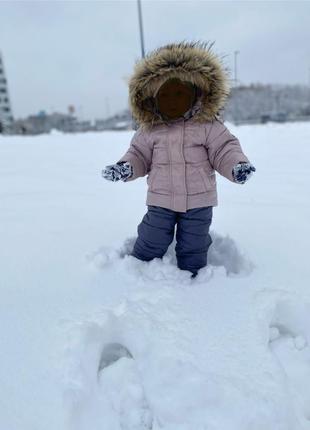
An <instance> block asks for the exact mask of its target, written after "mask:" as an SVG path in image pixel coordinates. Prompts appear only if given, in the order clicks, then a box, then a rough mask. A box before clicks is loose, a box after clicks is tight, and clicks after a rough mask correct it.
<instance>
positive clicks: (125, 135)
mask: <svg viewBox="0 0 310 430" xmlns="http://www.w3.org/2000/svg"><path fill="white" fill-rule="evenodd" d="M226 125H227V126H228V128H229V129H230V130H231V132H232V133H233V134H235V135H236V136H237V137H238V138H239V139H240V142H241V145H242V147H243V149H244V152H245V153H246V155H247V156H248V157H249V159H250V160H251V162H252V163H253V164H254V165H255V167H256V169H257V171H256V173H255V174H254V175H253V177H252V178H251V179H250V180H249V182H248V183H246V184H245V185H237V184H233V183H231V182H229V181H228V180H227V179H225V178H223V177H221V176H220V175H219V174H217V181H218V194H219V206H217V207H216V208H214V217H213V222H212V226H211V235H212V237H213V244H212V245H211V248H210V250H209V263H210V264H209V266H208V267H207V268H204V269H202V270H201V271H200V272H199V275H198V276H197V277H196V278H195V279H191V278H190V275H191V273H190V272H187V271H181V270H179V269H178V268H177V267H176V260H175V254H174V246H175V241H174V242H173V243H172V244H171V245H170V247H169V250H168V252H167V254H166V255H165V256H164V258H163V259H162V260H160V259H155V260H153V261H151V262H149V263H146V262H141V261H138V260H136V259H134V258H133V257H130V256H128V251H129V250H130V249H131V247H132V246H133V242H134V240H135V238H136V235H137V226H138V224H139V223H140V222H141V219H142V217H143V215H144V214H145V212H146V210H147V207H146V205H145V199H146V190H147V185H146V177H144V178H139V179H137V180H136V181H133V182H128V183H123V182H117V183H112V182H108V181H105V180H104V179H103V178H101V169H102V168H103V167H104V166H106V165H108V164H113V163H114V162H116V161H117V160H118V159H119V158H120V157H121V156H122V155H123V154H124V153H125V151H126V150H127V148H128V146H129V142H130V139H131V137H132V135H133V131H131V132H129V131H128V132H127V131H126V132H103V133H87V134H69V135H63V134H61V133H58V132H53V133H51V134H50V135H42V136H37V137H13V136H7V137H5V136H2V137H1V136H0V266H1V271H0V274H1V278H0V288H1V290H0V294H1V296H0V299H1V300H0V347H1V349H0V386H1V392H0V429H1V430H43V429H44V430H56V429H57V430H145V429H152V430H262V429H263V430H309V429H310V285H309V277H310V276H309V275H310V262H309V239H310V222H309V221H310V200H309V188H310V170H309V160H310V123H295V124H294V123H290V124H266V125H255V126H239V127H237V126H234V125H232V124H229V123H226Z"/></svg>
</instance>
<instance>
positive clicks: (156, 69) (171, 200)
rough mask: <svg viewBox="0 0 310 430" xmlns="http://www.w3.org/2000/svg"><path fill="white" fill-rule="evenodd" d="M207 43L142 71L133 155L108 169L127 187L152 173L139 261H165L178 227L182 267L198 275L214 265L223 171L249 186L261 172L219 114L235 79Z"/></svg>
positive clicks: (175, 48) (148, 62) (187, 46)
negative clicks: (210, 261) (210, 259)
mask: <svg viewBox="0 0 310 430" xmlns="http://www.w3.org/2000/svg"><path fill="white" fill-rule="evenodd" d="M206 45H207V44H205V43H202V42H190V43H186V42H181V43H172V44H169V45H166V46H163V47H161V48H158V49H157V50H155V51H153V52H151V53H150V54H148V55H147V56H146V57H145V58H144V59H142V60H140V61H139V62H138V63H137V64H136V65H135V69H134V73H133V75H132V77H131V79H130V81H129V102H130V105H131V110H132V113H133V116H134V118H135V119H136V121H137V122H138V124H139V128H138V130H137V131H136V132H135V134H134V136H133V138H132V140H131V143H130V148H129V149H128V151H127V152H126V154H125V155H124V156H123V157H122V158H121V159H120V160H119V161H118V162H117V163H116V164H114V165H110V166H106V168H105V169H104V170H103V171H102V175H103V177H104V178H105V179H107V180H111V181H118V180H122V181H124V182H129V181H133V180H135V179H136V178H138V177H141V176H145V175H147V174H148V176H147V184H148V192H147V199H146V205H147V206H148V211H147V213H146V214H145V215H144V217H143V219H142V221H141V223H140V224H139V225H138V228H137V231H138V238H137V240H136V242H135V244H134V247H133V251H132V253H131V255H132V256H134V257H136V258H138V259H140V260H143V261H150V260H152V259H153V258H155V257H157V258H162V257H163V255H164V254H165V253H166V251H167V249H168V247H169V245H170V244H171V242H172V241H173V238H174V229H175V225H177V230H176V247H175V251H176V258H177V265H178V267H179V269H181V270H189V271H190V272H191V273H192V277H195V276H196V275H197V274H198V270H199V269H201V268H202V267H204V266H206V265H207V253H208V249H209V247H210V245H211V243H212V239H211V236H210V234H209V228H210V225H211V221H212V209H213V206H217V204H218V202H217V189H216V178H215V171H217V172H219V173H220V174H221V175H223V176H225V177H226V178H227V179H229V180H230V181H232V182H235V183H238V184H244V183H245V182H246V181H247V180H248V179H249V178H250V176H251V175H252V174H253V172H254V171H255V170H256V169H255V167H254V166H252V164H251V163H250V162H249V160H248V158H247V157H246V156H245V154H244V153H243V151H242V148H241V146H240V143H239V140H238V139H237V138H236V137H235V136H234V135H233V134H231V133H230V132H229V130H228V129H227V128H226V126H225V125H224V123H223V121H222V120H221V119H220V117H219V115H218V111H219V109H220V108H222V107H223V106H224V104H225V101H226V99H227V96H228V95H229V86H228V78H227V76H226V74H225V69H224V67H223V65H222V64H221V61H220V60H219V58H217V57H216V55H215V54H214V53H213V52H211V47H212V45H211V46H209V47H207V46H206Z"/></svg>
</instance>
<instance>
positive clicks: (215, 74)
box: [129, 41, 230, 129]
mask: <svg viewBox="0 0 310 430" xmlns="http://www.w3.org/2000/svg"><path fill="white" fill-rule="evenodd" d="M213 44H214V42H213V43H212V44H210V45H209V46H208V42H199V41H198V42H180V43H171V44H168V45H165V46H162V47H160V48H157V49H155V50H154V51H152V52H150V53H149V54H147V55H146V56H145V58H143V59H142V60H139V61H138V62H136V64H135V67H134V72H133V74H132V76H131V78H130V79H129V106H130V108H131V111H132V115H133V117H134V119H135V120H136V121H137V123H138V124H139V126H141V127H142V128H144V129H150V128H152V126H153V125H157V124H162V123H165V121H164V120H163V118H162V117H161V115H160V114H159V113H158V111H157V110H156V107H155V101H154V96H155V95H156V93H157V91H158V90H159V88H160V87H161V86H162V85H163V84H164V82H165V81H166V80H168V79H170V78H178V79H180V80H182V81H188V82H191V83H192V84H193V85H194V86H195V87H196V94H197V99H196V103H195V109H194V111H193V115H194V118H195V121H198V122H204V121H211V120H212V119H214V118H215V117H217V114H218V111H219V110H220V109H221V108H223V107H224V105H225V103H226V101H227V98H228V96H229V93H230V87H229V77H228V73H227V72H228V70H229V69H228V68H227V67H225V66H224V65H223V63H222V59H221V58H220V57H218V56H217V55H215V54H214V53H213V52H212V51H211V48H212V45H213ZM197 106H198V109H197Z"/></svg>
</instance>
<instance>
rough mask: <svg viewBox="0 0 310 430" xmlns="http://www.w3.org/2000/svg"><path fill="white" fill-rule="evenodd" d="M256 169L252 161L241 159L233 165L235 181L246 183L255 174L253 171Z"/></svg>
mask: <svg viewBox="0 0 310 430" xmlns="http://www.w3.org/2000/svg"><path fill="white" fill-rule="evenodd" d="M255 171H256V169H255V167H254V166H253V165H252V164H251V163H246V162H244V161H241V162H240V163H238V164H236V165H235V166H234V167H233V169H232V175H233V178H234V180H235V182H237V183H238V184H244V183H245V182H246V181H248V180H249V179H250V177H251V176H252V175H253V172H255Z"/></svg>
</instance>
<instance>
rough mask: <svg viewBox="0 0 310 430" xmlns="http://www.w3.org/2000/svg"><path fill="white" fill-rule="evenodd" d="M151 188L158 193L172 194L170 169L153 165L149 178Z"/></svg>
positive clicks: (148, 182)
mask: <svg viewBox="0 0 310 430" xmlns="http://www.w3.org/2000/svg"><path fill="white" fill-rule="evenodd" d="M147 184H148V186H149V190H150V191H152V192H153V193H156V194H166V195H169V194H171V190H170V178H169V170H168V169H165V168H163V167H153V169H152V170H151V172H150V175H149V177H148V179H147Z"/></svg>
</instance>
